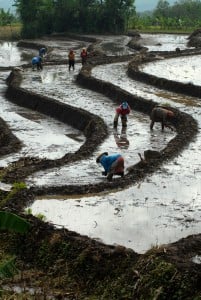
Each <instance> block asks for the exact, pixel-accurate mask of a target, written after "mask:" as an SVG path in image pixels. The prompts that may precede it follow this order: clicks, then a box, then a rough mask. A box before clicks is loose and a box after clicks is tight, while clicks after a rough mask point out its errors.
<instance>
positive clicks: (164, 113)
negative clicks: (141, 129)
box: [150, 106, 175, 130]
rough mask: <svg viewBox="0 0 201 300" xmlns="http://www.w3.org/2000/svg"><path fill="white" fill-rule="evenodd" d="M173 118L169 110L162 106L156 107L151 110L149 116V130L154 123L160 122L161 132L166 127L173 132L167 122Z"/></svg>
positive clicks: (173, 115)
mask: <svg viewBox="0 0 201 300" xmlns="http://www.w3.org/2000/svg"><path fill="white" fill-rule="evenodd" d="M174 117H175V114H174V113H173V111H171V110H169V109H168V108H164V107H162V106H156V107H155V108H153V110H152V112H151V115H150V119H151V123H150V129H151V130H152V129H153V127H154V123H155V122H160V123H161V128H162V130H164V128H165V127H168V128H170V129H171V130H173V127H172V126H171V125H170V124H169V123H168V122H170V121H171V120H173V119H174Z"/></svg>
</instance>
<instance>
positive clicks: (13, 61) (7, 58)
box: [0, 42, 25, 67]
mask: <svg viewBox="0 0 201 300" xmlns="http://www.w3.org/2000/svg"><path fill="white" fill-rule="evenodd" d="M0 47H1V52H0V66H1V67H8V66H17V65H19V64H21V63H25V61H23V60H22V57H21V50H20V49H19V48H18V47H17V44H16V43H14V42H0Z"/></svg>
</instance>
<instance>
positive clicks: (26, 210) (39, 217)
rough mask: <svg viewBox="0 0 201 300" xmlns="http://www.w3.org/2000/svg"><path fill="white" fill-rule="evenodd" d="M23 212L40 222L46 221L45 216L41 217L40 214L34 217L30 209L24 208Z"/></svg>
mask: <svg viewBox="0 0 201 300" xmlns="http://www.w3.org/2000/svg"><path fill="white" fill-rule="evenodd" d="M24 212H25V214H27V215H33V216H35V217H36V218H38V219H40V220H41V221H45V220H46V216H45V215H43V214H41V213H38V214H36V215H34V214H33V213H32V209H31V208H30V207H28V208H26V209H25V211H24Z"/></svg>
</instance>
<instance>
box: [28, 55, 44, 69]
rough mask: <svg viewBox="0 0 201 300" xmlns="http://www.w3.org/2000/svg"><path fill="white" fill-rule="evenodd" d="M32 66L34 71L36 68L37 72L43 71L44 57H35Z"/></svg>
mask: <svg viewBox="0 0 201 300" xmlns="http://www.w3.org/2000/svg"><path fill="white" fill-rule="evenodd" d="M31 64H32V70H34V69H35V67H36V68H37V70H42V69H43V66H42V57H41V56H34V57H33V58H32V61H31Z"/></svg>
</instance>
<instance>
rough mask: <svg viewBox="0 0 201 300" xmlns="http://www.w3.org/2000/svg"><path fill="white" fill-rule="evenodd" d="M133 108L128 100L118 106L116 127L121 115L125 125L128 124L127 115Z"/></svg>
mask: <svg viewBox="0 0 201 300" xmlns="http://www.w3.org/2000/svg"><path fill="white" fill-rule="evenodd" d="M130 111H131V109H130V106H129V105H128V103H127V102H123V103H122V104H121V105H120V106H119V107H117V108H116V114H115V117H114V127H115V128H116V127H117V125H118V119H119V116H120V117H121V123H122V126H123V127H126V126H127V115H128V114H129V113H130Z"/></svg>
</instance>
